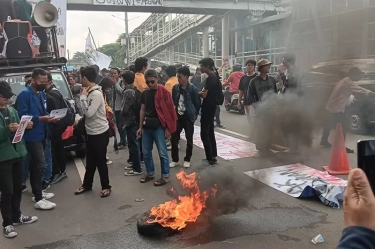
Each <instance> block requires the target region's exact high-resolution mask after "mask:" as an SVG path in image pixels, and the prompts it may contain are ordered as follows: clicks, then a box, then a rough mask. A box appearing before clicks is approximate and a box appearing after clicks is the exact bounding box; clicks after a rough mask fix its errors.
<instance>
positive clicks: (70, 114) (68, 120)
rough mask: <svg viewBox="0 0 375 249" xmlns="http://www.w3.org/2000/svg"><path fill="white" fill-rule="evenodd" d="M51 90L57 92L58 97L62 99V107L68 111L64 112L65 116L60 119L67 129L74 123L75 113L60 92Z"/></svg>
mask: <svg viewBox="0 0 375 249" xmlns="http://www.w3.org/2000/svg"><path fill="white" fill-rule="evenodd" d="M52 90H55V91H58V92H59V96H60V97H61V98H62V100H63V101H64V105H65V107H66V108H67V109H68V110H67V111H66V116H65V117H64V118H63V119H62V121H63V122H64V124H65V125H66V126H67V127H68V126H72V125H73V124H74V122H75V118H76V116H75V111H74V107H73V106H72V104H71V103H70V102H69V101H68V100H66V99H65V98H64V97H63V96H62V94H61V93H60V91H59V90H58V89H57V88H53V89H52Z"/></svg>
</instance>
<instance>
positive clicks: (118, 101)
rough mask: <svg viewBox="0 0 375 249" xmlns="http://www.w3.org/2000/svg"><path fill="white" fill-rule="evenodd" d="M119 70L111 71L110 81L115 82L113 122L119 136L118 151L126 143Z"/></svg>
mask: <svg viewBox="0 0 375 249" xmlns="http://www.w3.org/2000/svg"><path fill="white" fill-rule="evenodd" d="M120 73H121V72H120V69H118V68H117V67H116V68H112V69H111V77H112V80H113V81H114V82H115V85H114V91H115V93H114V109H113V110H114V112H115V120H116V126H117V130H118V133H119V134H120V142H119V143H118V147H119V149H120V150H121V149H124V148H125V147H126V146H127V144H128V142H127V141H126V130H125V129H124V120H123V118H122V114H121V110H122V103H123V99H122V98H123V91H124V86H123V83H122V80H121V78H120Z"/></svg>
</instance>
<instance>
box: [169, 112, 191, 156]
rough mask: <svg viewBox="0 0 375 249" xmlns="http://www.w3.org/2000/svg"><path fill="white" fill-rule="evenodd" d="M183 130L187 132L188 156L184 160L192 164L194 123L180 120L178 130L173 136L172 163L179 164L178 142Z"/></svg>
mask: <svg viewBox="0 0 375 249" xmlns="http://www.w3.org/2000/svg"><path fill="white" fill-rule="evenodd" d="M182 130H184V131H185V137H186V141H187V146H186V155H185V158H184V161H185V162H190V159H191V156H192V155H193V135H194V123H193V122H192V121H191V120H189V119H179V120H178V121H177V130H176V131H175V132H174V133H173V134H172V138H171V144H172V161H173V162H178V161H180V159H179V153H178V142H179V141H180V135H181V132H182Z"/></svg>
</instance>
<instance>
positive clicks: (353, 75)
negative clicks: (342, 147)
mask: <svg viewBox="0 0 375 249" xmlns="http://www.w3.org/2000/svg"><path fill="white" fill-rule="evenodd" d="M364 74H365V73H364V72H362V71H361V70H360V69H359V68H358V67H352V68H351V69H350V70H349V73H348V76H347V77H345V78H343V79H342V80H340V81H339V82H338V83H337V84H336V86H335V88H334V89H333V91H332V93H331V96H330V97H329V99H328V102H327V105H326V110H327V112H328V115H329V117H328V118H327V119H326V123H325V125H324V131H323V135H322V139H321V141H320V145H321V146H324V147H331V146H332V145H331V144H330V143H329V142H328V137H329V134H330V132H331V129H332V128H333V127H334V126H335V125H336V124H337V123H341V124H343V123H344V122H345V107H346V104H347V101H348V99H349V97H350V95H352V94H353V93H357V94H363V95H365V96H369V97H370V96H371V97H375V93H374V92H372V91H370V90H367V89H365V88H362V87H360V86H358V85H357V84H356V83H355V82H356V81H359V80H360V79H361V77H362V75H364ZM343 131H344V137H345V135H346V131H345V125H343ZM346 152H347V153H353V152H354V151H353V150H352V149H349V148H346Z"/></svg>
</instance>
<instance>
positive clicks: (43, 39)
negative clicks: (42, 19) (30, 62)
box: [34, 26, 48, 53]
mask: <svg viewBox="0 0 375 249" xmlns="http://www.w3.org/2000/svg"><path fill="white" fill-rule="evenodd" d="M34 31H35V33H36V35H37V36H38V38H39V39H40V46H39V52H40V53H47V52H48V37H47V32H46V28H44V27H40V26H38V27H35V26H34Z"/></svg>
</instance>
